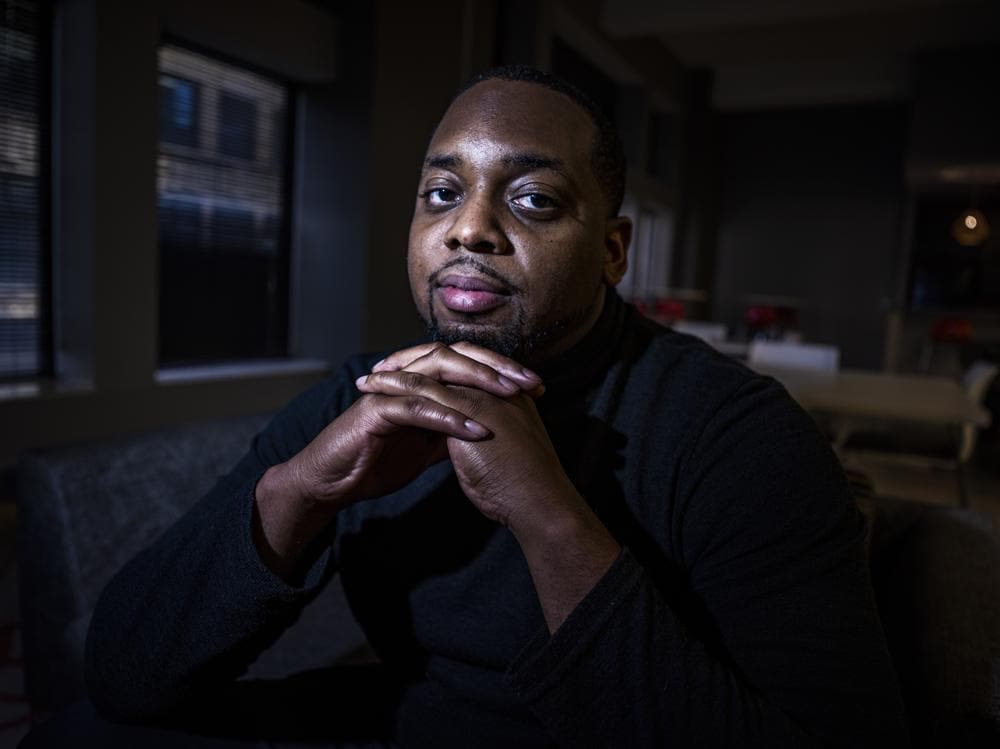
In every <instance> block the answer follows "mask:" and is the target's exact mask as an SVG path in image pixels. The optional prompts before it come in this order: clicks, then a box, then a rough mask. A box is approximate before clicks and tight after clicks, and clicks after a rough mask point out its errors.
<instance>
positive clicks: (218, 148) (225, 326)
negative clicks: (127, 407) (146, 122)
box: [157, 45, 289, 364]
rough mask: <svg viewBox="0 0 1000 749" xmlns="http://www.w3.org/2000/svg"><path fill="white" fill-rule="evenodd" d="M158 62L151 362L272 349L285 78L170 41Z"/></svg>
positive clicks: (283, 280) (278, 330) (252, 355)
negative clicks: (155, 318)
mask: <svg viewBox="0 0 1000 749" xmlns="http://www.w3.org/2000/svg"><path fill="white" fill-rule="evenodd" d="M159 73H160V152H159V159H158V163H157V195H158V216H159V238H160V250H161V252H160V363H161V364H184V363H192V364H193V363H204V362H212V361H227V360H234V359H256V358H261V357H271V356H283V355H285V353H286V338H287V309H288V290H287V287H288V284H287V275H288V272H287V271H288V246H287V245H288V242H287V234H288V232H287V231H286V229H285V227H286V226H287V222H288V215H287V211H286V184H287V174H286V165H285V154H286V152H287V150H288V143H287V138H288V120H289V106H288V103H289V92H288V87H287V86H286V85H284V84H282V83H281V82H279V81H276V80H274V79H272V78H269V77H267V76H264V75H261V74H259V73H257V72H254V71H251V70H249V69H245V68H242V67H240V66H237V65H233V64H230V63H228V62H223V61H221V60H217V59H214V58H212V57H209V56H206V55H204V54H200V53H196V52H193V51H191V50H188V49H186V48H183V47H180V46H176V45H163V46H161V47H160V51H159Z"/></svg>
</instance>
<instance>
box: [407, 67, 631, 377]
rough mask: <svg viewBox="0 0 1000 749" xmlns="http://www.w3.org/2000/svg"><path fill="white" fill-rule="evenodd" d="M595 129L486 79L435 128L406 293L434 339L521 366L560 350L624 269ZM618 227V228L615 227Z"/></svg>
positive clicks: (588, 321) (622, 233) (519, 89)
mask: <svg viewBox="0 0 1000 749" xmlns="http://www.w3.org/2000/svg"><path fill="white" fill-rule="evenodd" d="M593 137H594V127H593V125H592V124H591V121H590V119H589V117H588V116H587V114H586V113H585V112H584V111H583V110H582V109H580V108H579V107H578V106H577V105H576V104H575V103H574V102H573V101H572V100H571V99H570V98H569V97H567V96H564V95H563V94H560V93H558V92H555V91H551V90H549V89H547V88H544V87H542V86H539V85H536V84H532V83H524V82H513V81H503V80H488V81H485V82H483V83H480V84H478V85H476V86H474V87H473V88H471V89H469V90H468V91H466V92H465V93H463V94H462V95H461V96H460V97H459V98H458V99H457V100H456V101H455V102H454V103H453V104H452V106H451V107H450V108H449V109H448V111H447V112H446V113H445V116H444V118H443V119H442V120H441V123H440V124H439V125H438V128H437V130H436V131H435V133H434V137H433V139H432V140H431V144H430V147H429V148H428V151H427V158H426V160H425V162H424V167H423V171H422V173H421V176H420V186H419V189H418V196H417V204H416V209H415V211H414V214H413V222H412V224H411V226H410V244H409V254H408V268H409V275H410V288H411V290H412V292H413V298H414V301H415V302H416V305H417V309H418V311H419V312H420V315H421V317H423V318H424V321H425V322H426V323H427V325H428V328H429V329H430V330H431V332H432V334H433V335H434V336H435V337H437V338H439V339H441V340H444V341H445V342H455V341H457V340H468V341H472V342H473V343H478V344H480V345H483V346H486V347H488V348H491V349H494V350H496V351H500V352H501V353H505V354H507V355H509V356H515V357H519V358H521V359H524V360H528V361H530V360H537V359H539V358H545V357H547V356H551V355H553V354H556V353H559V352H560V351H563V350H565V349H566V348H568V347H569V346H571V345H572V344H573V343H575V342H576V341H578V340H579V339H580V338H581V337H583V335H584V334H585V333H586V332H587V331H588V330H589V329H590V327H591V326H592V325H593V323H594V321H595V320H596V319H597V316H598V315H599V314H600V311H601V305H602V304H603V301H604V286H605V283H610V284H612V285H613V284H615V283H617V282H618V281H619V280H620V278H621V275H622V274H623V273H624V270H625V249H626V246H627V243H628V236H627V234H628V231H627V230H628V228H629V227H628V226H624V224H627V221H626V220H624V219H613V220H610V221H609V219H608V218H607V204H606V202H605V199H604V197H603V194H602V193H601V190H600V187H599V185H598V183H597V180H596V178H595V176H594V173H593V170H592V168H591V148H592V143H593ZM623 227H624V228H623Z"/></svg>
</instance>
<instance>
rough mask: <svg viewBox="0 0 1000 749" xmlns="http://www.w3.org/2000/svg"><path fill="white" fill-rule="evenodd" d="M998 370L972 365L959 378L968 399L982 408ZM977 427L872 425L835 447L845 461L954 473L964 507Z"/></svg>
mask: <svg viewBox="0 0 1000 749" xmlns="http://www.w3.org/2000/svg"><path fill="white" fill-rule="evenodd" d="M998 372H1000V367H998V366H997V365H996V364H994V363H992V362H988V361H977V362H975V363H973V364H972V365H971V366H970V367H969V368H968V369H967V370H966V371H965V374H964V375H963V377H962V389H963V390H964V391H965V393H966V395H967V396H968V398H969V400H970V401H972V402H973V403H975V404H977V405H982V403H983V401H984V400H985V398H986V393H987V391H988V390H989V389H990V385H991V384H992V383H993V380H994V379H995V378H996V376H997V374H998ZM980 429H981V427H979V426H977V425H975V424H964V425H962V427H961V429H960V430H959V432H958V434H957V435H956V434H955V433H954V430H948V429H944V428H940V429H926V428H925V429H918V428H916V427H915V426H913V425H906V426H905V429H902V428H900V426H899V425H898V424H879V423H873V424H868V425H866V428H865V430H864V431H862V430H855V431H853V432H852V433H851V434H850V435H849V436H847V437H846V438H845V439H843V440H841V441H840V443H839V445H838V452H840V454H841V457H842V458H843V459H844V460H845V461H857V460H859V461H861V462H864V461H865V460H869V459H870V460H878V461H886V462H893V463H897V464H902V465H907V466H913V467H915V468H920V469H924V470H945V471H954V473H955V478H956V482H957V487H958V498H959V505H960V506H962V507H966V506H968V492H967V490H966V485H965V466H966V465H967V464H968V462H969V461H970V460H971V459H972V456H973V454H974V453H975V450H976V441H977V440H978V437H979V431H980Z"/></svg>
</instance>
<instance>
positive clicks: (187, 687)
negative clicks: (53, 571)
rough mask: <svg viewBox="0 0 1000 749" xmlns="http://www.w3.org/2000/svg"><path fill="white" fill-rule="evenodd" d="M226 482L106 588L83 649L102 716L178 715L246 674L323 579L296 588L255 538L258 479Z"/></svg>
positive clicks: (317, 573)
mask: <svg viewBox="0 0 1000 749" xmlns="http://www.w3.org/2000/svg"><path fill="white" fill-rule="evenodd" d="M241 478H242V481H240V482H233V483H232V484H227V483H224V484H223V485H220V486H219V487H217V488H216V490H214V491H213V492H212V493H211V494H209V495H208V496H207V497H205V498H204V499H202V500H201V501H200V502H199V503H198V505H196V507H195V508H193V509H192V511H191V512H190V513H188V514H187V515H186V516H185V517H184V518H183V519H182V520H181V521H179V522H178V523H177V524H176V525H175V526H173V527H172V528H171V529H170V530H169V531H168V532H167V533H166V534H164V536H162V537H161V538H160V539H159V540H158V541H157V542H156V543H155V544H154V545H153V546H151V547H150V548H149V549H147V550H146V551H144V552H143V553H142V554H140V555H139V556H137V557H136V558H135V559H133V560H132V561H131V562H130V563H129V564H128V565H126V566H125V567H124V568H123V569H122V570H121V571H120V572H119V573H118V574H117V575H116V576H115V578H114V579H113V580H112V582H111V583H110V584H109V585H108V586H107V588H106V589H105V591H104V593H103V594H102V596H101V599H100V601H99V602H98V605H97V608H96V610H95V612H94V616H93V619H92V622H91V627H90V632H89V635H88V639H87V649H86V676H87V685H88V690H89V692H90V696H91V699H92V701H93V702H94V704H95V705H96V706H97V707H98V709H99V710H100V711H101V712H102V714H104V715H105V716H106V717H109V718H112V719H116V720H123V721H137V720H143V721H145V720H152V719H157V718H163V717H166V716H168V715H173V714H175V713H176V712H177V711H179V710H183V709H185V705H190V704H193V703H194V702H196V701H197V699H198V698H199V695H204V694H205V693H206V692H211V691H212V690H214V689H215V688H217V687H219V686H221V685H223V684H226V683H229V682H231V681H232V680H234V679H236V678H237V677H238V676H240V675H241V674H242V673H243V672H244V671H245V669H246V668H247V666H248V665H249V664H250V663H251V662H252V661H253V660H254V658H255V657H256V656H257V655H258V654H259V653H260V652H261V651H262V650H264V649H266V648H267V647H268V646H269V645H270V644H271V643H272V642H273V641H274V640H275V639H276V638H277V637H278V636H279V635H280V633H281V632H282V631H283V630H284V629H285V628H286V627H287V626H288V625H289V624H290V623H291V622H292V621H294V619H295V618H296V617H297V616H298V612H299V611H300V610H301V606H302V605H303V603H304V601H305V600H308V598H309V597H310V596H311V595H312V592H313V591H314V590H315V589H316V588H317V587H318V585H319V584H320V583H321V581H323V580H325V579H326V573H325V569H326V567H327V566H328V565H326V564H325V563H321V564H317V565H316V566H315V569H314V570H313V571H312V573H311V574H310V575H309V576H308V580H307V581H306V582H305V584H304V585H303V586H302V587H301V588H292V587H291V586H289V585H287V584H285V583H284V582H282V581H281V580H280V579H279V578H278V577H276V576H275V575H274V574H272V573H271V572H270V571H269V570H268V569H267V568H266V567H265V566H264V565H263V563H262V562H261V560H260V558H259V556H258V553H257V551H256V549H255V548H254V546H253V544H252V542H251V540H250V519H251V503H252V501H253V500H252V491H253V483H254V482H253V480H252V477H251V478H250V479H247V478H246V477H241Z"/></svg>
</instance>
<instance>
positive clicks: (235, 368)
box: [154, 359, 330, 385]
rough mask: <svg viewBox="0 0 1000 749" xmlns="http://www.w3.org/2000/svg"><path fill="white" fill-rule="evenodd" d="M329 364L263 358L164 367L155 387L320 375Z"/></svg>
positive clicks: (303, 360)
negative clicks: (256, 378)
mask: <svg viewBox="0 0 1000 749" xmlns="http://www.w3.org/2000/svg"><path fill="white" fill-rule="evenodd" d="M329 371H330V365H329V364H327V362H325V361H322V360H320V359H266V360H259V361H241V362H228V363H226V364H204V365H198V366H186V367H164V368H163V369H158V370H157V371H156V373H155V374H154V380H155V381H156V384H157V385H188V384H191V383H196V382H213V381H217V380H237V379H247V378H254V377H282V376H287V375H303V374H323V373H325V372H329Z"/></svg>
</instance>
